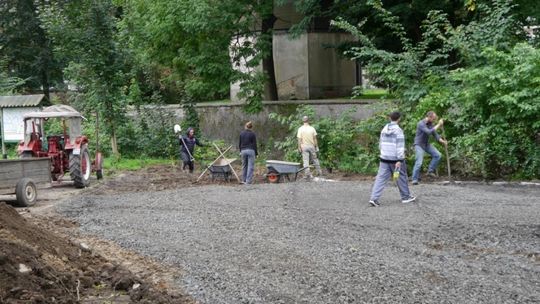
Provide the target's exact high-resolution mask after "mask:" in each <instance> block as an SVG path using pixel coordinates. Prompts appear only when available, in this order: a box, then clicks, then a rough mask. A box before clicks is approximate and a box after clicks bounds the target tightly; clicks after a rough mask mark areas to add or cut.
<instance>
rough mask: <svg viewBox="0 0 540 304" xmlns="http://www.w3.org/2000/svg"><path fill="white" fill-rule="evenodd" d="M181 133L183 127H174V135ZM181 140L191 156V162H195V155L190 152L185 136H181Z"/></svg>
mask: <svg viewBox="0 0 540 304" xmlns="http://www.w3.org/2000/svg"><path fill="white" fill-rule="evenodd" d="M179 132H182V127H180V125H174V133H179ZM179 137H180V140H181V141H182V144H183V145H184V148H186V151H187V153H188V155H189V160H190V161H194V160H195V157H193V155H191V152H189V149H188V147H187V145H186V142H185V141H184V136H182V134H180V136H179Z"/></svg>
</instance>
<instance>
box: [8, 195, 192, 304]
mask: <svg viewBox="0 0 540 304" xmlns="http://www.w3.org/2000/svg"><path fill="white" fill-rule="evenodd" d="M33 222H34V223H32V222H31V221H29V220H27V219H25V218H23V217H22V216H21V215H20V214H19V213H18V212H17V211H16V210H15V209H14V208H12V207H11V206H8V205H6V204H4V203H0V274H1V275H0V303H75V302H81V303H103V302H104V301H111V302H114V303H193V301H192V300H191V299H190V298H189V297H187V296H184V295H182V294H179V293H169V292H168V290H167V288H166V287H167V286H162V288H160V286H159V285H158V284H156V283H155V282H152V281H149V280H148V279H147V278H145V277H141V276H137V275H136V274H134V273H133V272H131V271H130V270H128V269H127V267H125V266H124V265H121V264H120V263H119V262H118V261H117V260H114V259H110V260H108V259H106V258H105V257H103V256H102V255H100V254H97V253H96V252H95V251H94V250H93V249H92V247H91V246H90V245H85V244H81V243H77V242H76V241H73V240H70V239H69V238H67V237H65V236H63V235H62V234H61V233H59V231H54V230H58V229H61V228H62V227H64V228H73V227H76V224H75V223H74V222H72V221H68V220H62V219H61V218H57V219H55V220H52V221H48V220H44V221H41V222H40V221H39V220H35V221H33ZM40 223H41V224H40ZM45 223H46V224H45ZM51 228H52V229H51Z"/></svg>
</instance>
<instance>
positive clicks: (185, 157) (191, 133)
mask: <svg viewBox="0 0 540 304" xmlns="http://www.w3.org/2000/svg"><path fill="white" fill-rule="evenodd" d="M178 140H179V142H180V158H181V159H182V163H183V166H182V170H186V167H188V168H189V173H193V170H194V169H195V158H193V153H194V152H195V145H197V146H200V147H202V146H203V145H202V144H201V143H200V142H199V140H198V139H197V138H195V129H193V128H188V129H187V132H186V135H185V136H180V137H179V138H178Z"/></svg>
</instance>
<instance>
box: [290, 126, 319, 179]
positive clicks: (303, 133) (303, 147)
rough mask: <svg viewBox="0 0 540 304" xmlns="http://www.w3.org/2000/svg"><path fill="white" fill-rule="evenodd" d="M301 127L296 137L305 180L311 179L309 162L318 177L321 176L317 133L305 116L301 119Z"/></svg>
mask: <svg viewBox="0 0 540 304" xmlns="http://www.w3.org/2000/svg"><path fill="white" fill-rule="evenodd" d="M302 121H303V123H304V124H303V125H302V126H301V127H300V128H298V132H297V133H296V137H297V139H298V151H299V152H300V153H302V161H303V163H304V168H306V169H305V178H313V175H311V171H310V170H309V163H310V160H311V161H312V162H313V165H314V166H315V170H317V173H318V174H319V176H322V170H321V165H320V164H319V159H318V158H317V153H318V152H319V144H318V142H317V131H316V130H315V128H313V127H312V126H310V125H309V118H308V117H307V116H304V117H302Z"/></svg>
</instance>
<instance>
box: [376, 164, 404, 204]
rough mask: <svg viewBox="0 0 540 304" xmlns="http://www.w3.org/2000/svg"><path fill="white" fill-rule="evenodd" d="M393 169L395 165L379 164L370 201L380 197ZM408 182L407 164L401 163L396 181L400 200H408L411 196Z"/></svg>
mask: <svg viewBox="0 0 540 304" xmlns="http://www.w3.org/2000/svg"><path fill="white" fill-rule="evenodd" d="M395 169H396V164H392V163H383V162H380V163H379V171H378V172H377V177H376V178H375V184H373V189H372V190H371V198H370V199H371V200H373V201H376V200H378V199H379V198H380V197H381V195H382V192H383V190H384V187H385V186H386V183H387V182H388V180H389V179H390V178H392V174H393V173H394V170H395ZM408 182H409V181H408V178H407V164H406V163H405V162H402V163H401V168H400V169H399V178H398V180H397V186H398V189H399V194H400V195H401V199H402V200H405V199H408V198H409V197H410V196H411V193H410V192H409V184H408Z"/></svg>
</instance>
